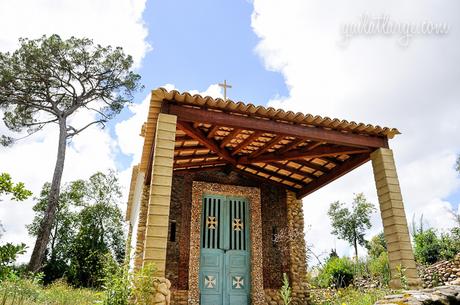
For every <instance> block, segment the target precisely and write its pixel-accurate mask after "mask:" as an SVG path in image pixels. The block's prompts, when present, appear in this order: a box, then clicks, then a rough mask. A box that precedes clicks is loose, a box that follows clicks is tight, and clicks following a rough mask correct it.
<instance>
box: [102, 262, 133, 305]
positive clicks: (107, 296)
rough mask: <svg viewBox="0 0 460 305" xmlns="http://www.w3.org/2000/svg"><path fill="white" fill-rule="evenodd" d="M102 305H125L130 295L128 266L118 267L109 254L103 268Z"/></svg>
mask: <svg viewBox="0 0 460 305" xmlns="http://www.w3.org/2000/svg"><path fill="white" fill-rule="evenodd" d="M104 273H105V278H104V284H103V286H102V288H103V289H104V296H103V304H104V305H127V304H128V299H129V296H130V294H131V288H130V281H129V272H128V265H127V264H124V265H121V266H120V265H119V264H118V263H117V262H116V261H114V259H113V258H112V256H111V255H110V254H108V255H106V263H105V267H104Z"/></svg>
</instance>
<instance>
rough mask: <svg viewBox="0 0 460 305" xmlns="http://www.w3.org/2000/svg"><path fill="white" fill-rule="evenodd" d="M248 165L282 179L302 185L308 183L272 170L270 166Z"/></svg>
mask: <svg viewBox="0 0 460 305" xmlns="http://www.w3.org/2000/svg"><path fill="white" fill-rule="evenodd" d="M246 167H247V168H250V169H253V170H255V171H258V172H260V173H264V174H266V175H268V176H271V177H275V178H278V179H280V180H286V181H289V182H292V183H295V184H297V185H300V186H305V185H306V183H305V182H302V180H298V179H295V178H291V177H289V176H284V175H282V174H279V173H277V172H276V171H273V170H270V169H268V168H263V167H260V166H257V165H254V164H251V165H246ZM266 179H268V178H266Z"/></svg>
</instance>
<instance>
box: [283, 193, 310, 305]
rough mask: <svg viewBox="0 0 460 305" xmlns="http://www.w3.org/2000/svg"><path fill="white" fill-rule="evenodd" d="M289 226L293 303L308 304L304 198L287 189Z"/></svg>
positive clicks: (294, 304) (295, 304) (293, 304)
mask: <svg viewBox="0 0 460 305" xmlns="http://www.w3.org/2000/svg"><path fill="white" fill-rule="evenodd" d="M287 211H288V215H287V216H288V217H287V219H288V227H289V232H290V236H291V238H290V259H291V266H290V281H291V286H292V298H293V301H292V303H291V304H292V305H298V304H299V305H300V304H307V299H308V292H307V290H308V287H307V282H306V275H307V258H306V253H305V252H306V245H305V236H304V218H303V210H302V200H298V199H297V198H296V195H295V194H294V193H293V192H290V191H287Z"/></svg>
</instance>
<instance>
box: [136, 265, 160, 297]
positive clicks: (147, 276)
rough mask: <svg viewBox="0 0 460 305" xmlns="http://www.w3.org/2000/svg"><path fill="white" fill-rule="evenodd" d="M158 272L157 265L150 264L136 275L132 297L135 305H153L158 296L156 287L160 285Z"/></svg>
mask: <svg viewBox="0 0 460 305" xmlns="http://www.w3.org/2000/svg"><path fill="white" fill-rule="evenodd" d="M156 271H157V268H156V266H155V264H148V265H146V266H144V267H142V269H140V270H139V271H138V272H136V273H135V274H134V278H133V288H132V297H133V301H134V303H135V304H140V305H149V304H152V302H153V298H154V297H155V294H156V289H155V287H156V284H158V279H157V278H156V277H155V273H156Z"/></svg>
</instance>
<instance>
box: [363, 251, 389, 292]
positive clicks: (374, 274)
mask: <svg viewBox="0 0 460 305" xmlns="http://www.w3.org/2000/svg"><path fill="white" fill-rule="evenodd" d="M367 266H368V270H369V275H370V277H371V278H373V279H377V280H378V281H379V283H380V285H382V286H385V287H386V286H388V284H389V283H390V263H389V261H388V253H387V252H386V251H384V252H382V253H380V255H379V256H378V257H370V258H369V259H368V261H367Z"/></svg>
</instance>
